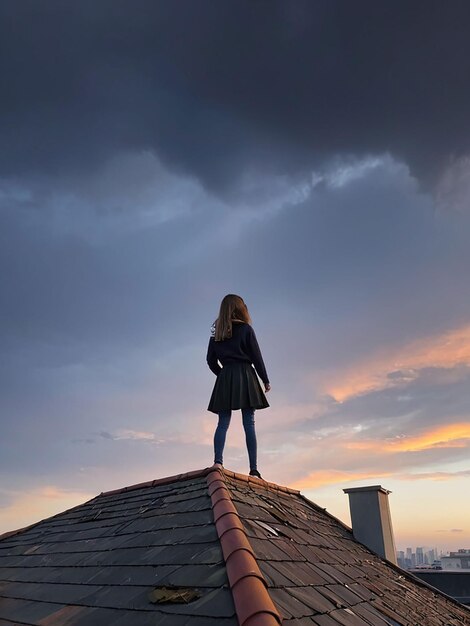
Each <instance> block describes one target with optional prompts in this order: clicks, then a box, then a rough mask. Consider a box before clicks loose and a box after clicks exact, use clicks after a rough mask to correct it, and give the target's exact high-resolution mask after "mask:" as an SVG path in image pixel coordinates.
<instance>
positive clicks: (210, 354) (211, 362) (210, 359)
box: [206, 337, 222, 376]
mask: <svg viewBox="0 0 470 626" xmlns="http://www.w3.org/2000/svg"><path fill="white" fill-rule="evenodd" d="M206 360H207V365H208V366H209V367H210V369H211V371H212V372H214V374H215V375H216V376H218V375H219V374H220V372H221V371H222V368H221V367H220V365H219V362H218V360H217V355H216V353H215V350H214V338H213V337H211V338H210V339H209V346H208V348H207V357H206Z"/></svg>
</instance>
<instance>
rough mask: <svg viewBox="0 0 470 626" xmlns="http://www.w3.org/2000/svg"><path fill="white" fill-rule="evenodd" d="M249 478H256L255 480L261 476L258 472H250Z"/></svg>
mask: <svg viewBox="0 0 470 626" xmlns="http://www.w3.org/2000/svg"><path fill="white" fill-rule="evenodd" d="M250 476H256V478H261V474H260V473H259V472H258V470H250ZM261 480H262V479H261Z"/></svg>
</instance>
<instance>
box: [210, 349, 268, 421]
mask: <svg viewBox="0 0 470 626" xmlns="http://www.w3.org/2000/svg"><path fill="white" fill-rule="evenodd" d="M268 406H269V404H268V401H267V400H266V396H265V395H264V392H263V390H262V388H261V385H260V383H259V380H258V377H257V375H256V372H255V370H254V368H253V366H252V365H251V364H250V363H246V362H244V361H234V362H233V363H228V364H227V365H224V367H223V368H222V371H221V372H220V374H219V375H218V376H217V380H216V381H215V385H214V390H213V391H212V395H211V399H210V401H209V406H208V407H207V410H208V411H212V413H219V412H220V411H229V410H237V409H265V408H267V407H268Z"/></svg>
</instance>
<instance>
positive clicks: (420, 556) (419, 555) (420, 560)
mask: <svg viewBox="0 0 470 626" xmlns="http://www.w3.org/2000/svg"><path fill="white" fill-rule="evenodd" d="M416 565H424V548H416Z"/></svg>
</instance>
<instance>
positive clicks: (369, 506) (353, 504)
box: [343, 485, 397, 565]
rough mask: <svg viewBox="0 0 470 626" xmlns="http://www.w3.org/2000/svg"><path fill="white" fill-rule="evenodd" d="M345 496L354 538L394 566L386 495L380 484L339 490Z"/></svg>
mask: <svg viewBox="0 0 470 626" xmlns="http://www.w3.org/2000/svg"><path fill="white" fill-rule="evenodd" d="M343 491H344V493H347V494H348V496H349V510H350V511H351V524H352V531H353V535H354V538H355V539H357V541H360V542H361V543H363V544H364V545H365V546H367V547H368V548H369V549H370V550H372V551H373V552H376V553H377V554H378V555H379V556H381V557H382V558H384V559H387V561H390V562H391V563H394V564H395V565H396V564H397V556H396V550H395V540H394V538H393V530H392V519H391V517H390V507H389V505H388V494H389V493H392V492H391V491H388V490H387V489H384V488H383V487H381V486H380V485H373V486H371V487H353V488H351V489H343Z"/></svg>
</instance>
